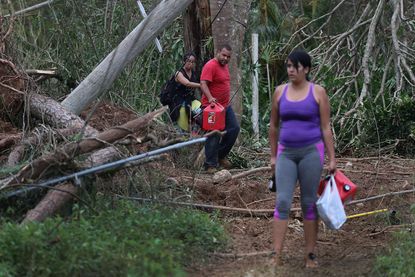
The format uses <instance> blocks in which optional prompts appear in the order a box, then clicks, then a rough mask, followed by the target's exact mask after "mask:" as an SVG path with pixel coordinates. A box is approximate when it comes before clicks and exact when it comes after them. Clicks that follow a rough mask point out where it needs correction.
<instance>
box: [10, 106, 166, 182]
mask: <svg viewBox="0 0 415 277" xmlns="http://www.w3.org/2000/svg"><path fill="white" fill-rule="evenodd" d="M165 110H166V107H163V108H161V109H158V110H156V111H154V112H151V113H148V114H146V115H144V116H142V117H140V118H138V119H135V120H132V121H130V122H127V123H126V124H124V125H121V126H118V127H114V128H111V129H109V130H107V131H104V132H102V133H100V134H98V135H97V136H96V137H94V138H85V139H82V140H81V141H79V142H72V143H68V144H66V145H64V146H63V147H62V148H60V149H58V150H56V151H55V152H54V153H51V154H46V155H43V156H41V157H39V158H37V159H36V160H35V161H33V162H32V163H30V164H29V165H27V166H25V167H24V168H22V169H21V170H20V172H19V173H18V174H16V175H15V176H13V179H12V180H11V181H10V182H8V183H6V184H5V185H4V187H7V186H9V185H12V184H18V183H25V182H26V181H28V180H34V179H38V178H39V177H41V176H42V175H43V174H45V173H46V172H47V171H48V169H51V168H52V167H54V166H56V165H60V164H63V163H65V162H69V161H72V160H73V159H74V158H75V157H77V156H79V155H81V154H85V153H89V152H91V151H94V150H97V149H101V148H103V147H107V146H109V145H111V144H112V143H114V142H115V141H117V140H120V139H123V138H125V137H126V136H128V135H131V134H133V133H135V132H138V131H140V130H142V129H144V128H146V127H147V125H148V124H149V123H150V122H151V121H152V120H153V119H154V118H156V117H157V116H159V115H161V114H162V113H163V112H164V111H165Z"/></svg>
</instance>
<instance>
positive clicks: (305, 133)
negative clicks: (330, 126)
mask: <svg viewBox="0 0 415 277" xmlns="http://www.w3.org/2000/svg"><path fill="white" fill-rule="evenodd" d="M287 90H288V85H286V86H285V88H284V90H283V92H282V96H281V98H280V101H279V113H280V119H281V128H280V136H279V143H281V144H282V145H284V146H286V147H295V148H299V147H304V146H308V145H311V144H313V143H317V142H318V141H320V140H321V138H322V134H321V129H320V109H319V105H318V103H317V102H316V100H315V99H314V93H313V91H314V84H313V83H310V90H309V91H308V94H307V96H306V98H305V99H303V100H300V101H290V100H288V99H287Z"/></svg>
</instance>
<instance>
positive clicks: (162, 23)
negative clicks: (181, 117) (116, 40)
mask: <svg viewBox="0 0 415 277" xmlns="http://www.w3.org/2000/svg"><path fill="white" fill-rule="evenodd" d="M191 2H192V0H163V1H161V2H160V4H158V5H157V6H156V7H155V8H154V10H153V11H151V13H150V14H149V15H148V17H146V18H145V19H143V21H141V23H140V24H139V25H138V26H137V27H136V28H135V29H134V30H133V31H132V32H131V33H130V34H129V35H128V36H127V37H126V38H125V39H124V40H123V41H122V42H121V43H120V44H119V45H118V46H117V48H115V49H114V50H113V51H112V52H111V53H110V54H109V55H108V56H107V57H106V58H105V59H104V60H103V61H102V62H101V63H100V64H99V65H98V66H97V67H96V68H95V69H94V70H93V71H92V72H91V73H90V74H89V75H88V76H87V77H86V78H85V79H84V80H83V81H82V82H81V83H80V84H79V86H77V87H76V88H75V89H74V90H73V91H72V93H71V94H69V96H68V97H67V98H66V99H65V100H63V102H62V105H63V106H64V107H65V108H66V109H67V110H68V111H71V112H73V113H74V114H80V113H81V112H82V110H84V109H85V108H86V107H87V106H88V105H89V104H91V103H92V102H93V101H94V100H95V99H97V98H98V97H100V96H101V95H103V94H104V93H105V92H106V91H107V90H108V89H109V88H110V86H111V85H112V83H113V82H114V80H115V79H116V78H117V77H118V75H120V73H121V72H122V70H123V69H124V68H125V67H126V66H127V65H128V64H130V63H131V62H132V61H133V60H134V59H135V58H136V57H137V56H138V55H139V54H140V53H141V52H142V51H143V50H144V49H145V47H146V46H147V45H148V44H149V43H151V42H152V41H153V40H154V38H155V37H156V36H157V34H158V33H159V32H160V31H161V30H163V29H164V28H165V27H166V26H168V25H169V24H170V23H171V22H172V21H173V20H174V19H175V18H176V16H178V15H179V14H180V13H181V12H182V11H183V10H184V9H186V7H187V6H188V5H189V4H190V3H191Z"/></svg>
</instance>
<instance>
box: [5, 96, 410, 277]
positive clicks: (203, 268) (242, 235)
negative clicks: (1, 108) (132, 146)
mask: <svg viewBox="0 0 415 277" xmlns="http://www.w3.org/2000/svg"><path fill="white" fill-rule="evenodd" d="M86 115H87V113H84V114H83V116H84V117H85V116H86ZM135 116H136V115H135V114H134V113H133V112H130V111H128V110H127V109H116V108H113V107H111V106H110V105H107V104H103V105H100V106H99V107H98V109H97V111H96V112H95V114H94V115H93V116H92V118H91V119H90V120H89V122H90V124H91V125H92V126H93V127H95V128H97V129H99V130H103V129H105V128H108V127H110V126H113V125H119V124H122V123H124V122H126V121H128V120H131V119H133V118H134V117H135ZM0 127H1V128H0V137H1V135H3V136H4V135H6V134H14V133H18V130H17V129H16V128H13V127H12V126H10V124H8V123H5V122H2V121H0ZM198 149H200V147H199V148H197V147H195V148H194V149H193V150H189V151H197V150H198ZM245 150H246V149H243V148H241V147H235V150H234V152H235V153H234V154H235V155H241V156H243V153H244V151H245ZM0 157H1V158H0V164H2V163H3V162H4V161H5V160H6V158H7V152H5V151H3V152H2V153H0ZM250 159H255V160H257V162H262V163H263V164H266V163H267V160H268V153H267V150H266V149H264V150H262V151H257V152H256V154H255V155H254V156H251V157H250ZM146 167H147V168H145V169H144V171H143V174H144V175H145V174H148V176H150V177H151V174H154V171H153V170H148V169H157V170H161V171H162V172H164V173H165V175H164V176H161V177H160V178H161V184H162V183H167V182H168V180H170V182H171V180H173V181H174V182H173V185H171V184H170V185H169V190H170V196H169V197H170V199H171V200H173V199H174V200H178V201H182V202H189V203H200V204H209V205H217V206H226V207H232V208H241V209H252V210H253V211H255V210H259V209H269V210H272V209H273V208H274V203H275V193H271V192H270V191H268V188H267V183H268V177H269V175H270V174H269V173H268V172H259V173H255V174H252V175H249V176H246V177H243V178H238V179H234V180H231V181H228V182H226V183H224V184H214V183H213V181H212V175H207V174H205V173H204V172H203V171H202V170H200V169H194V168H192V161H191V160H190V161H189V153H188V152H183V151H177V152H175V153H174V154H172V155H171V156H170V158H168V159H167V160H165V161H162V162H160V161H159V162H157V163H153V164H148V165H146ZM338 168H339V169H341V170H343V171H344V173H345V174H346V175H347V176H348V177H349V178H350V179H351V180H352V181H353V182H355V183H356V184H357V185H358V192H357V195H356V198H355V200H356V199H364V198H367V197H370V196H376V195H381V194H387V193H391V192H398V191H404V190H411V189H413V188H414V185H415V176H414V168H415V160H411V159H403V158H399V157H393V156H381V157H366V158H360V159H358V158H353V157H341V158H338ZM244 170H247V168H240V169H234V170H231V174H232V175H235V174H237V173H240V172H242V171H244ZM172 186H174V188H173V189H172ZM179 199H180V200H179ZM414 199H415V194H414V193H407V194H400V195H395V196H391V195H389V196H385V197H382V198H379V199H377V200H372V201H366V202H362V203H358V204H350V205H347V206H346V213H347V215H354V214H358V213H363V212H369V211H374V210H379V209H388V211H387V212H383V213H377V214H373V215H369V216H361V217H357V218H354V219H349V220H348V221H347V222H346V223H345V225H344V226H343V227H342V228H341V230H339V231H331V230H328V229H327V228H325V226H324V225H323V224H322V223H321V224H320V226H319V227H320V232H319V237H318V247H317V251H316V254H317V257H318V261H319V265H320V266H319V268H317V269H312V270H310V269H309V270H306V269H304V261H303V257H304V252H303V245H304V239H303V231H302V219H301V213H299V212H293V213H292V216H291V219H290V223H289V229H288V234H287V237H286V241H285V248H284V265H283V266H282V267H279V268H275V267H274V265H273V263H272V258H271V257H270V256H269V255H268V254H267V253H269V252H270V251H271V250H272V238H271V231H272V229H271V224H272V220H273V219H272V213H270V212H265V213H259V214H255V215H252V213H251V214H250V213H249V212H230V211H221V212H220V217H221V218H222V220H223V222H224V225H225V228H226V231H227V232H228V235H229V237H230V241H229V245H227V246H226V247H225V249H224V250H223V251H222V252H221V253H211V254H210V255H209V259H207V261H205V262H204V263H197V264H194V265H192V266H189V268H187V272H188V275H189V276H218V277H219V276H221V277H222V276H225V277H226V276H229V277H230V276H246V277H251V276H334V275H335V276H370V272H371V270H372V268H373V263H374V260H375V257H376V256H377V255H379V254H381V253H382V251H384V249H385V247H387V246H388V244H389V243H390V241H391V239H392V238H393V233H394V232H396V231H399V230H406V229H408V227H407V226H406V225H405V224H409V223H412V222H413V218H412V216H411V214H410V207H411V205H412V203H414ZM292 207H293V208H298V207H299V197H298V190H297V191H296V193H295V196H294V202H293V206H292ZM211 210H212V209H211ZM393 211H394V214H395V216H392V212H393Z"/></svg>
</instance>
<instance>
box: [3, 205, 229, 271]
mask: <svg viewBox="0 0 415 277" xmlns="http://www.w3.org/2000/svg"><path fill="white" fill-rule="evenodd" d="M113 204H114V205H113V206H114V207H113V208H109V207H104V208H103V210H102V212H100V214H99V215H97V216H96V215H90V214H89V212H85V211H82V216H78V219H77V220H75V219H73V220H72V221H70V222H64V221H62V219H59V218H57V219H49V220H47V221H46V222H44V223H41V224H36V223H32V224H28V225H23V226H20V225H17V224H14V223H4V224H3V226H2V229H1V230H0V248H1V249H2V251H1V252H0V260H1V261H2V262H1V263H0V273H1V276H183V275H184V271H183V268H182V267H183V265H185V264H188V263H190V262H192V261H195V260H196V259H203V253H205V252H211V251H214V250H215V249H217V248H219V247H221V246H223V245H224V242H225V236H224V233H223V232H224V231H223V228H222V227H221V226H220V225H219V224H218V223H217V222H216V221H215V220H213V219H212V218H210V217H209V216H208V215H206V214H203V213H200V212H195V211H194V210H186V209H170V208H166V207H158V206H137V205H134V204H132V203H130V202H126V201H119V202H114V203H113ZM78 215H80V211H78Z"/></svg>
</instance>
